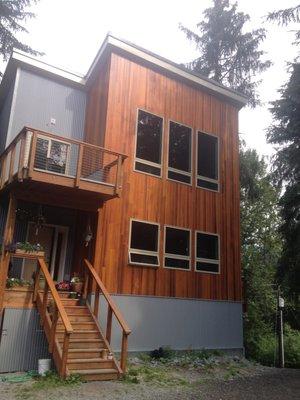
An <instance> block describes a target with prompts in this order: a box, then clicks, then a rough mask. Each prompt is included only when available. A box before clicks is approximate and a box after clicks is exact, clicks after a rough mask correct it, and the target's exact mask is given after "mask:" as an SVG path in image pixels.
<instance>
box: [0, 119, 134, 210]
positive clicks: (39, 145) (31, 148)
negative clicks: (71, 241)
mask: <svg viewBox="0 0 300 400" xmlns="http://www.w3.org/2000/svg"><path fill="white" fill-rule="evenodd" d="M125 158H126V156H125V155H123V154H120V153H116V152H114V151H111V150H108V149H104V148H102V147H99V146H95V145H92V144H89V143H85V142H81V141H78V140H74V139H69V138H65V137H62V136H58V135H54V134H51V133H48V132H43V131H39V130H35V129H32V128H28V127H25V128H24V129H23V130H22V131H21V132H20V133H19V134H18V136H17V137H16V138H15V139H14V140H13V142H12V143H11V144H10V145H9V146H8V147H7V149H6V150H5V151H4V152H3V153H2V155H1V156H0V167H1V171H0V193H1V192H2V193H3V192H5V191H7V190H11V191H13V192H14V193H15V194H16V195H17V197H18V198H22V199H24V200H31V201H33V200H34V201H35V202H43V203H44V202H45V201H46V202H47V203H49V204H59V205H62V206H64V205H65V206H68V207H75V208H80V209H86V210H94V209H97V208H98V207H99V205H100V203H101V202H102V201H105V200H108V199H110V198H113V197H116V196H119V195H120V193H121V189H122V168H123V162H124V159H125Z"/></svg>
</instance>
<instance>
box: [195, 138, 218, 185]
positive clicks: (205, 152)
mask: <svg viewBox="0 0 300 400" xmlns="http://www.w3.org/2000/svg"><path fill="white" fill-rule="evenodd" d="M197 136H198V144H197V155H198V156H197V158H198V159H197V187H201V188H203V189H209V190H214V191H218V190H219V142H218V138H217V137H216V136H212V135H209V134H207V133H202V132H198V135H197Z"/></svg>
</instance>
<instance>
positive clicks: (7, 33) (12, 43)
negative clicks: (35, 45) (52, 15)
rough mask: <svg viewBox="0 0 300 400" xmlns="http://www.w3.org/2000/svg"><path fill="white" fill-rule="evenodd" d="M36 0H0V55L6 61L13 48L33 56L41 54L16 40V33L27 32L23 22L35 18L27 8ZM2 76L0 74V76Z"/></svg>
mask: <svg viewBox="0 0 300 400" xmlns="http://www.w3.org/2000/svg"><path fill="white" fill-rule="evenodd" d="M37 1H38V0H1V1H0V55H1V56H2V58H3V60H4V61H7V60H8V58H9V56H10V54H11V53H12V50H13V48H16V49H19V50H23V51H25V52H27V53H30V54H33V55H41V54H42V53H40V52H38V51H36V50H34V49H32V48H31V47H30V46H28V45H26V44H25V43H23V42H21V41H20V40H18V39H17V36H16V35H17V34H18V33H24V32H26V33H27V32H28V31H27V29H26V28H25V26H24V24H23V23H24V22H25V21H26V20H27V19H29V18H33V17H35V14H34V13H32V12H29V11H27V8H28V7H29V6H30V5H31V4H32V3H36V2H37ZM1 75H2V74H1V73H0V76H1Z"/></svg>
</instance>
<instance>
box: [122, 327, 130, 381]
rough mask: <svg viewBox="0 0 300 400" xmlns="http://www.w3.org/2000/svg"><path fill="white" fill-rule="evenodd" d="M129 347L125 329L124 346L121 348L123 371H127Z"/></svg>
mask: <svg viewBox="0 0 300 400" xmlns="http://www.w3.org/2000/svg"><path fill="white" fill-rule="evenodd" d="M127 348H128V335H127V333H126V332H124V331H123V335H122V348H121V369H122V371H123V373H125V372H126V362H127Z"/></svg>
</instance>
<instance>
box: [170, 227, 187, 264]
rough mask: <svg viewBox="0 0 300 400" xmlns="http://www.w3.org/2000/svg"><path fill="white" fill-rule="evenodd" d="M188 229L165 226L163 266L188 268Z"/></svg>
mask: <svg viewBox="0 0 300 400" xmlns="http://www.w3.org/2000/svg"><path fill="white" fill-rule="evenodd" d="M190 236H191V232H190V230H189V229H183V228H177V227H173V226H165V243H164V266H165V267H166V268H174V269H184V270H189V269H190Z"/></svg>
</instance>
